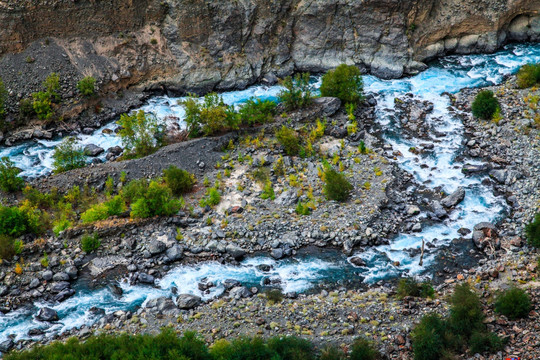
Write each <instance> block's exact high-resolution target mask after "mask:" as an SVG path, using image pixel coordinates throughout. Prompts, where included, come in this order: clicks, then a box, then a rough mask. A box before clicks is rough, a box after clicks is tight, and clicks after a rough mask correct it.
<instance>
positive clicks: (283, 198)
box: [275, 190, 298, 206]
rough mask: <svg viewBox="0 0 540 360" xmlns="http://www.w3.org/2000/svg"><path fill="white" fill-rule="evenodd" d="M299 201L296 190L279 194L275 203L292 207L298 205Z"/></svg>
mask: <svg viewBox="0 0 540 360" xmlns="http://www.w3.org/2000/svg"><path fill="white" fill-rule="evenodd" d="M297 201H298V194H297V192H296V191H294V190H287V191H284V192H282V193H281V194H279V196H278V197H277V198H276V200H275V203H276V204H278V205H283V206H292V205H296V202H297Z"/></svg>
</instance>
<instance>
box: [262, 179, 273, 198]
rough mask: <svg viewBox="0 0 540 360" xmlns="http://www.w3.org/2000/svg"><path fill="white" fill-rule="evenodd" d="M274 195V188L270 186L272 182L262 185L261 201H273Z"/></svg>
mask: <svg viewBox="0 0 540 360" xmlns="http://www.w3.org/2000/svg"><path fill="white" fill-rule="evenodd" d="M275 198H276V194H275V192H274V187H273V186H272V182H270V181H267V182H266V184H264V187H263V191H262V194H261V199H265V200H266V199H271V200H275Z"/></svg>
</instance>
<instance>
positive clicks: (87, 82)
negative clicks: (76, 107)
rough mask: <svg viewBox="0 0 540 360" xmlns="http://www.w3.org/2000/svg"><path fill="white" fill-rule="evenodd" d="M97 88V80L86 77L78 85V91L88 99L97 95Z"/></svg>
mask: <svg viewBox="0 0 540 360" xmlns="http://www.w3.org/2000/svg"><path fill="white" fill-rule="evenodd" d="M95 87H96V79H94V78H93V77H92V76H86V77H85V78H83V79H81V80H79V82H78V83H77V89H78V90H79V91H80V92H81V94H82V95H83V96H86V97H90V96H93V95H94V94H95V93H96V89H95Z"/></svg>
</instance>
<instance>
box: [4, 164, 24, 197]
mask: <svg viewBox="0 0 540 360" xmlns="http://www.w3.org/2000/svg"><path fill="white" fill-rule="evenodd" d="M20 172H21V170H19V169H17V168H16V167H15V166H14V164H13V162H12V161H11V160H9V158H8V157H3V158H2V159H0V190H2V191H4V192H16V191H19V190H21V189H22V187H23V185H24V180H23V179H21V178H20V177H19V176H17V175H18V174H19V173H20Z"/></svg>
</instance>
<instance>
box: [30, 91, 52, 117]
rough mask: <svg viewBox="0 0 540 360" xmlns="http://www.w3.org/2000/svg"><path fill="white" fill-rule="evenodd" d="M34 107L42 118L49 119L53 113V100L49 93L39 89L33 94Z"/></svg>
mask: <svg viewBox="0 0 540 360" xmlns="http://www.w3.org/2000/svg"><path fill="white" fill-rule="evenodd" d="M32 99H33V101H32V108H33V110H34V112H35V113H36V115H37V117H38V118H39V119H40V120H49V119H50V118H51V117H52V115H53V111H52V102H51V97H50V95H49V93H47V92H45V91H39V92H37V93H33V94H32Z"/></svg>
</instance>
